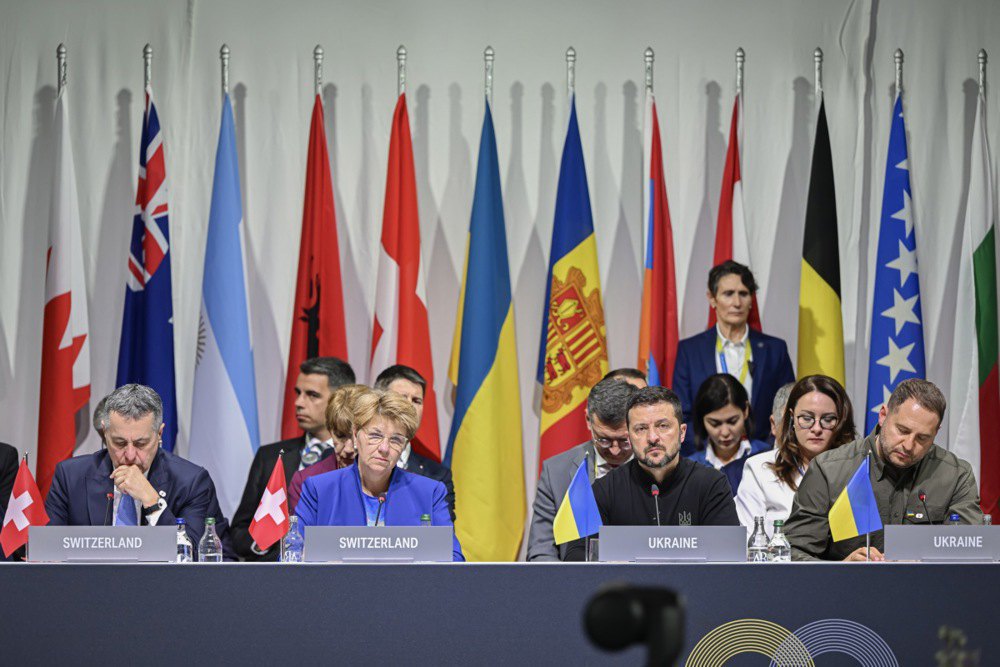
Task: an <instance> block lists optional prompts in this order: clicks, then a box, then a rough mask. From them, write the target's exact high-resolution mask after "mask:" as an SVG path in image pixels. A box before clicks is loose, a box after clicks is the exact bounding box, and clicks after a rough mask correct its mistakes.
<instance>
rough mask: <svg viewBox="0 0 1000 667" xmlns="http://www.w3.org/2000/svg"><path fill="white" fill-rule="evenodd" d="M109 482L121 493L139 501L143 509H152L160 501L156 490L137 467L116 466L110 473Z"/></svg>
mask: <svg viewBox="0 0 1000 667" xmlns="http://www.w3.org/2000/svg"><path fill="white" fill-rule="evenodd" d="M111 481H112V482H114V484H115V486H117V487H118V488H119V490H121V492H122V493H127V494H128V495H130V496H131V497H133V498H135V499H137V500H139V501H140V502H141V503H142V506H143V507H152V506H153V505H155V504H156V501H157V500H159V499H160V497H159V495H157V493H156V489H154V488H153V485H152V484H150V483H149V480H148V479H146V476H145V475H144V474H143V472H142V469H141V468H139V466H137V465H121V466H118V467H117V468H115V469H114V472H112V473H111Z"/></svg>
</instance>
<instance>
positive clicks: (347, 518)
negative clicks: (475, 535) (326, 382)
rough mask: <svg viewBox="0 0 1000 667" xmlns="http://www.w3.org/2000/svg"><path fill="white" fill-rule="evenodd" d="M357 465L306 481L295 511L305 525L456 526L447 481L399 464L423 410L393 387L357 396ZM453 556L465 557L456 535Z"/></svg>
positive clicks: (355, 435) (355, 413)
mask: <svg viewBox="0 0 1000 667" xmlns="http://www.w3.org/2000/svg"><path fill="white" fill-rule="evenodd" d="M354 417H355V424H356V427H355V430H354V445H355V447H356V449H357V457H356V458H355V461H354V465H352V466H350V467H349V468H340V469H338V470H334V471H332V472H327V473H323V474H322V475H317V476H315V477H310V478H309V479H307V480H305V483H304V484H303V485H302V496H301V497H300V498H299V503H298V506H296V508H295V513H296V514H297V515H298V517H299V522H300V523H301V525H302V526H303V527H305V526H419V525H420V518H421V516H422V515H424V514H428V515H430V517H431V524H432V525H435V526H451V525H453V524H452V521H451V514H450V512H449V511H448V501H447V500H446V495H447V490H446V489H445V486H444V484H443V483H441V482H439V481H437V480H433V479H430V478H429V477H424V476H422V475H417V474H415V473H410V472H407V471H405V470H401V469H399V468H397V467H396V462H397V461H399V455H400V454H401V453H402V452H403V450H404V449H405V448H406V444H407V443H408V442H409V441H410V439H411V438H413V435H414V434H415V433H416V432H417V426H418V422H417V411H416V409H415V408H414V407H413V404H412V403H410V401H408V400H407V399H405V398H403V397H402V396H400V395H398V394H395V393H393V392H386V391H375V390H373V391H369V392H365V393H364V394H362V395H360V396H358V397H357V398H356V399H355V400H354ZM453 560H456V561H462V560H465V557H464V556H463V555H462V547H461V545H460V544H459V543H458V538H457V537H456V538H454V546H453Z"/></svg>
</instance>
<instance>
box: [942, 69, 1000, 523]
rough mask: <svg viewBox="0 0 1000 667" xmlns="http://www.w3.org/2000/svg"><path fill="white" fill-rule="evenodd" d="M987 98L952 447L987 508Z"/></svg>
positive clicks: (960, 319)
mask: <svg viewBox="0 0 1000 667" xmlns="http://www.w3.org/2000/svg"><path fill="white" fill-rule="evenodd" d="M985 106H986V101H985V99H984V98H983V91H982V89H980V91H979V102H978V104H977V106H976V121H975V126H974V129H973V132H972V166H971V169H970V173H969V199H968V204H967V206H966V209H965V229H964V234H963V237H962V260H961V262H962V263H961V266H960V268H959V281H958V299H959V302H958V308H957V311H956V317H955V348H954V355H953V357H952V378H953V379H952V383H951V386H952V389H951V397H950V398H951V401H950V403H951V405H952V406H953V408H952V413H951V414H952V415H953V418H952V421H951V425H950V428H949V435H950V443H951V446H950V449H951V451H953V452H954V453H955V454H956V455H958V456H960V457H961V458H963V459H965V460H966V461H968V462H969V463H971V464H972V469H973V471H974V472H975V473H976V479H978V480H979V496H980V504H981V505H982V508H983V511H984V512H987V513H990V514H996V513H997V510H998V507H997V501H998V500H1000V442H998V440H997V434H998V433H1000V385H998V378H997V289H996V275H997V260H996V249H995V245H994V235H995V233H996V232H995V228H996V225H995V215H994V206H995V202H994V200H993V174H992V171H991V168H990V164H991V163H990V146H989V141H988V139H987V134H986V108H985Z"/></svg>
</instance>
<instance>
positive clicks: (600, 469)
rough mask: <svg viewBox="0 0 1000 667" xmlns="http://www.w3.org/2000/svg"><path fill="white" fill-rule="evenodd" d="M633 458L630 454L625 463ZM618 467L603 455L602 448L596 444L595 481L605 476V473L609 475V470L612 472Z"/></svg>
mask: <svg viewBox="0 0 1000 667" xmlns="http://www.w3.org/2000/svg"><path fill="white" fill-rule="evenodd" d="M633 456H634V455H633ZM631 460H632V456H629V457H628V461H625V463H628V462H629V461H631ZM623 465H624V464H623ZM617 467H618V466H613V465H611V464H610V463H608V462H607V460H606V459H605V458H604V457H603V456H601V450H599V449H598V448H597V447H596V446H595V447H594V481H595V482H596V481H597V480H599V479H600V478H602V477H604V476H605V475H607V474H608V473H609V472H611V471H612V470H614V469H615V468H617Z"/></svg>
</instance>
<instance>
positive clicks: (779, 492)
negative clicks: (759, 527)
mask: <svg viewBox="0 0 1000 667" xmlns="http://www.w3.org/2000/svg"><path fill="white" fill-rule="evenodd" d="M777 456H778V450H777V448H775V449H769V450H768V451H766V452H761V453H760V454H755V455H753V456H751V457H750V458H748V459H747V460H746V463H744V464H743V481H741V482H740V488H739V490H738V491H737V492H736V514H737V516H739V518H740V523H741V524H743V525H744V526H745V527H746V529H747V534H748V535H749V534H750V533H751V532H753V518H754V517H755V516H762V517H764V525H765V526H767V531H768V533H769V534H770V532H771V531H772V530H773V529H774V528H773V527H774V520H775V519H781V520H782V521H787V520H788V515H789V514H790V513H791V511H792V499H793V498H795V491H793V490H792V489H791V487H789V486H788V485H787V484H785V483H784V482H782V481H781V480H780V479H778V475H777V474H776V473H775V472H774V470H773V469H772V468H771V465H772V464H774V461H775V459H776V458H777ZM794 479H795V484H796V486H798V484H799V482H800V481H801V480H802V474H801V473H799V472H798V471H796V472H795V477H794Z"/></svg>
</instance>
